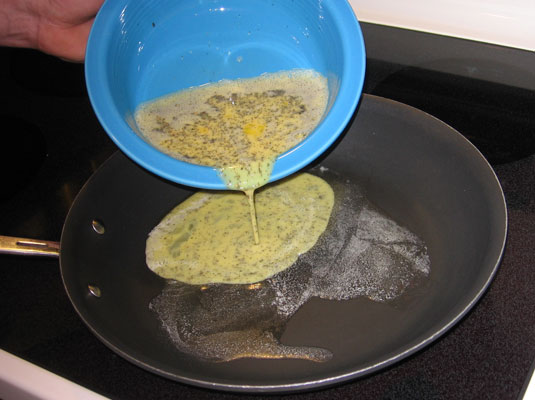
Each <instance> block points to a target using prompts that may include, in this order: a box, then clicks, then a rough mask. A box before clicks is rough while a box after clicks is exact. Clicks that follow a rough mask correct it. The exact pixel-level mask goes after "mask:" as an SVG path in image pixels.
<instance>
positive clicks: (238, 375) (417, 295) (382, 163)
mask: <svg viewBox="0 0 535 400" xmlns="http://www.w3.org/2000/svg"><path fill="white" fill-rule="evenodd" d="M319 163H320V164H321V165H322V166H325V167H328V168H330V169H332V170H336V171H338V172H340V173H343V174H344V175H345V176H347V178H349V179H352V180H355V181H357V182H359V183H360V184H361V186H362V187H364V189H365V191H366V193H367V195H368V197H369V199H370V200H371V201H372V202H373V203H374V204H375V205H376V206H378V207H380V208H381V209H382V210H384V211H385V212H386V213H387V214H388V215H390V216H391V217H392V218H393V219H394V220H395V221H397V222H398V223H400V224H401V225H404V226H406V227H408V228H409V229H411V230H412V231H413V232H415V233H417V234H418V235H419V236H420V237H421V238H423V239H424V241H425V242H426V243H427V246H428V249H429V254H430V257H431V274H430V277H429V279H428V280H427V282H426V284H425V285H423V286H422V287H419V288H418V289H417V290H413V291H412V292H411V293H410V295H407V296H405V297H404V298H403V300H402V301H401V302H397V303H396V305H395V306H393V305H389V304H380V303H375V302H372V301H370V300H367V299H363V298H361V299H354V300H349V301H326V300H320V299H312V300H311V301H309V302H308V303H306V304H305V305H303V306H302V307H301V309H300V310H299V311H298V312H297V313H296V314H295V315H294V316H293V317H292V319H291V320H290V322H289V323H288V325H287V328H286V331H285V333H284V335H283V337H282V341H283V342H284V343H286V344H295V345H314V346H320V347H324V348H328V349H330V350H331V351H332V352H333V353H334V357H333V359H332V360H330V361H327V362H324V363H314V362H310V361H304V360H255V359H242V360H237V361H231V362H227V363H213V362H207V361H201V360H200V359H197V358H195V357H192V356H189V355H186V354H183V353H180V352H179V351H178V350H176V349H175V347H174V346H173V344H172V343H171V342H170V341H169V339H168V338H167V334H166V333H164V332H163V331H162V330H161V328H160V325H159V322H158V320H157V318H156V317H155V315H154V314H153V313H152V312H151V311H150V310H149V307H148V304H149V302H150V301H151V299H153V298H154V297H155V296H157V295H158V294H159V293H160V291H161V290H162V288H163V287H164V285H165V282H164V280H163V279H161V278H159V277H157V276H156V275H155V274H153V273H152V272H151V271H149V269H148V268H147V266H146V265H145V254H144V251H145V240H146V237H147V234H148V232H149V231H150V230H151V229H152V228H153V227H154V226H155V225H156V224H157V223H158V222H159V221H160V220H161V218H163V217H164V216H165V215H166V214H167V213H168V212H169V211H170V210H171V208H173V207H174V206H175V205H176V204H178V203H180V202H181V201H182V200H183V199H185V198H186V197H187V196H189V195H190V194H191V193H192V191H191V190H189V189H188V188H184V187H182V186H179V185H176V184H173V183H170V182H168V181H164V180H162V179H160V178H158V177H156V176H154V175H152V174H151V173H149V172H147V171H146V170H144V169H142V168H141V167H139V166H137V165H136V164H134V163H133V162H132V161H130V160H129V159H128V158H126V157H125V156H124V155H122V154H121V153H117V154H115V155H114V156H113V157H111V158H110V159H109V160H108V161H107V162H106V163H105V164H104V165H103V166H102V167H101V168H100V169H99V170H98V171H97V172H96V173H95V174H94V176H93V177H92V178H91V179H90V180H89V181H88V182H87V184H86V185H85V186H84V188H83V189H82V191H81V192H80V194H79V195H78V197H77V199H76V201H75V203H74V205H73V207H72V209H71V211H70V213H69V215H68V218H67V221H66V223H65V227H64V230H63V234H62V242H61V258H60V264H61V271H62V276H63V280H64V284H65V287H66V290H67V293H68V295H69V297H70V299H71V301H72V303H73V305H74V307H75V309H76V310H77V312H78V313H79V315H80V316H81V318H82V319H83V320H84V322H85V323H86V324H87V325H88V327H89V328H90V329H91V330H92V331H93V333H94V334H95V335H96V336H97V337H99V338H100V340H102V341H103V342H104V343H105V344H106V345H107V346H109V347H110V348H111V349H112V350H114V351H115V352H117V353H118V354H120V355H121V356H123V357H125V358H126V359H128V360H130V361H131V362H133V363H135V364H137V365H139V366H141V367H143V368H145V369H147V370H149V371H152V372H154V373H156V374H160V375H163V376H165V377H168V378H170V379H173V380H177V381H181V382H185V383H190V384H194V385H199V386H203V387H209V388H215V389H221V390H233V391H256V392H290V391H296V390H306V389H310V388H314V387H320V386H328V385H332V384H335V383H338V382H341V381H345V380H349V379H353V378H355V377H359V376H363V375H365V374H368V373H370V372H372V371H375V370H378V369H380V368H384V367H385V366H387V365H390V364H392V363H394V362H396V361H399V360H401V359H403V358H405V357H406V356H407V355H409V354H412V353H413V352H415V351H417V350H418V349H421V348H422V347H424V346H425V345H427V344H429V343H430V342H432V341H433V340H435V339H437V338H438V337H439V336H440V335H441V334H443V333H444V332H446V331H447V330H448V329H449V328H450V327H451V326H453V325H454V324H455V323H456V322H457V321H459V319H460V318H462V317H463V316H464V315H465V314H466V312H467V311H468V310H469V309H470V308H471V307H472V306H473V305H474V304H475V303H476V302H477V300H478V299H479V298H480V296H481V295H482V294H483V292H484V291H485V289H486V288H487V287H488V285H489V284H490V281H491V280H492V278H493V276H494V274H495V272H496V269H497V268H498V265H499V262H500V259H501V255H502V253H503V249H504V244H505V238H506V230H507V214H506V207H505V202H504V197H503V193H502V190H501V187H500V184H499V182H498V180H497V178H496V176H495V174H494V172H493V170H492V169H491V167H490V166H489V164H488V163H487V162H486V160H485V159H484V158H483V156H482V155H481V154H480V153H479V152H478V151H477V150H476V149H475V148H474V147H473V146H472V145H471V144H470V143H469V142H468V141H467V140H466V139H465V138H464V137H463V136H461V135H460V134H459V133H457V132H456V131H455V130H453V129H452V128H451V127H449V126H447V125H446V124H444V123H442V122H441V121H439V120H437V119H436V118H434V117H432V116H430V115H428V114H425V113H423V112H421V111H419V110H416V109H414V108H412V107H409V106H406V105H403V104H400V103H397V102H394V101H390V100H386V99H383V98H380V97H375V96H369V95H364V96H363V97H362V99H361V103H360V107H359V109H358V110H357V113H356V115H355V118H354V120H353V122H352V123H351V125H350V126H349V128H348V129H347V131H346V132H345V135H344V136H343V138H342V139H341V140H340V141H339V142H338V143H337V144H336V145H335V146H334V147H333V149H332V151H331V152H330V154H328V155H327V156H326V157H324V158H323V159H322V160H320V161H319ZM93 220H98V221H100V222H101V223H102V224H103V225H104V227H105V232H104V233H103V234H98V233H96V232H95V230H94V229H93V228H92V221H93ZM88 285H95V286H98V287H99V288H100V290H101V296H100V298H98V297H95V296H93V295H91V294H90V293H89V290H88Z"/></svg>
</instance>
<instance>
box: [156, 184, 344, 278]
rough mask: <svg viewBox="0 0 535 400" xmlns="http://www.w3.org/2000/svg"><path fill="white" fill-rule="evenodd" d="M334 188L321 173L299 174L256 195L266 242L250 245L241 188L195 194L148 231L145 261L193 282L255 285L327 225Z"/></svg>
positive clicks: (168, 275)
mask: <svg viewBox="0 0 535 400" xmlns="http://www.w3.org/2000/svg"><path fill="white" fill-rule="evenodd" d="M333 204H334V193H333V191H332V189H331V187H330V185H329V184H328V183H327V182H325V181H324V180H323V179H321V178H318V177H316V176H313V175H310V174H299V175H296V176H294V177H292V178H288V179H286V180H283V181H281V182H277V183H275V184H271V185H268V186H266V187H265V188H262V189H261V190H260V191H259V192H258V193H257V194H256V207H257V219H258V226H259V230H260V232H261V236H262V240H261V241H260V243H259V244H258V245H254V244H253V239H252V235H251V224H250V221H249V218H248V213H249V205H248V203H247V199H246V197H245V196H243V194H241V193H237V192H198V193H196V194H194V195H192V196H191V197H190V198H188V199H187V200H186V201H184V202H183V203H182V204H180V205H178V206H177V207H176V208H174V209H173V210H172V211H171V212H170V213H169V214H168V215H167V216H166V217H165V218H164V219H163V220H162V221H161V222H160V223H159V224H158V225H157V226H156V227H155V228H154V229H153V230H152V231H151V233H150V234H149V237H148V240H147V247H146V259H147V265H148V266H149V268H150V269H151V270H153V271H154V272H156V273H157V274H158V275H160V276H162V277H164V278H170V279H175V280H178V281H181V282H185V283H189V284H196V285H202V284H208V283H255V282H259V281H262V280H264V279H267V278H269V277H270V276H272V275H274V274H276V273H277V272H280V271H282V270H284V269H286V268H287V267H289V266H290V265H292V264H293V263H294V262H295V261H296V259H297V257H298V256H299V255H300V254H303V253H305V252H306V251H308V250H309V249H310V248H311V247H312V246H313V245H314V244H315V243H316V241H317V240H318V238H319V236H320V235H321V234H322V233H323V231H324V230H325V228H326V227H327V223H328V221H329V217H330V214H331V210H332V207H333Z"/></svg>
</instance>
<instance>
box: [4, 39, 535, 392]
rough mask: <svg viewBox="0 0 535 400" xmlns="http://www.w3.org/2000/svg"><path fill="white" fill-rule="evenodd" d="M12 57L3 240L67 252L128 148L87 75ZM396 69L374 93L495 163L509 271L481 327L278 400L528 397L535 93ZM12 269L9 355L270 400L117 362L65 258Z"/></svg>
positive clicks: (484, 306)
mask: <svg viewBox="0 0 535 400" xmlns="http://www.w3.org/2000/svg"><path fill="white" fill-rule="evenodd" d="M0 54H1V55H2V57H1V60H2V61H1V67H0V68H1V70H2V71H1V72H2V73H1V78H0V79H1V80H2V86H1V87H2V94H1V96H2V109H1V110H0V119H1V121H2V126H3V133H2V139H3V141H2V146H1V148H2V155H3V157H2V176H3V179H2V189H1V197H0V201H1V205H2V212H1V213H0V234H3V235H11V236H20V237H33V238H40V239H49V240H59V239H60V236H61V229H62V224H63V221H64V220H65V217H66V215H67V212H68V210H69V207H70V205H71V204H72V202H73V200H74V198H75V196H76V194H77V192H78V191H79V190H80V188H81V187H82V185H83V184H84V182H85V181H86V180H87V179H88V178H89V177H90V176H91V174H92V173H93V172H94V171H95V170H96V169H97V168H98V166H99V165H100V164H102V163H103V162H104V161H105V160H106V159H107V158H108V157H109V156H110V155H111V154H113V153H114V152H115V151H117V149H116V147H115V145H114V144H113V143H112V142H111V141H110V140H109V139H108V136H107V135H106V134H105V132H104V131H103V129H102V128H101V126H100V125H99V123H98V121H97V119H96V117H95V115H94V113H93V111H92V108H91V106H90V103H89V99H88V97H87V93H86V90H85V86H84V80H83V67H82V66H81V65H76V64H68V63H64V62H62V61H60V60H57V59H55V58H52V57H48V56H44V55H42V54H39V53H36V52H33V51H27V50H12V49H0ZM389 68H390V69H391V66H389V65H387V64H384V63H383V62H374V60H369V62H368V70H367V71H368V72H367V81H366V85H365V91H366V92H369V93H373V94H377V95H381V96H385V97H390V98H393V99H396V100H399V101H402V102H406V103H408V104H411V105H413V106H416V107H418V108H421V109H423V110H425V111H428V112H430V113H431V114H433V115H435V116H437V117H438V118H440V119H443V120H444V121H445V122H447V123H449V124H450V125H452V126H453V127H455V128H457V129H458V130H459V131H461V133H463V134H465V135H466V136H467V137H468V138H469V139H470V140H471V141H472V142H473V143H474V144H476V146H478V147H479V148H480V150H481V151H482V152H483V153H484V154H485V155H486V156H487V157H488V159H489V160H490V161H491V164H492V165H493V168H494V169H495V171H496V173H497V175H498V178H499V180H500V182H501V184H502V186H503V190H504V193H505V197H506V201H507V206H508V215H509V231H508V240H507V246H506V250H505V254H504V256H503V261H502V263H501V267H500V268H499V270H498V273H497V275H496V277H495V279H494V281H493V282H492V284H491V286H490V288H489V290H488V291H487V292H486V294H485V295H484V296H483V298H482V299H481V300H480V301H479V302H478V304H477V305H476V306H475V307H474V308H473V309H472V310H471V311H470V312H469V313H468V315H467V316H466V317H465V318H463V319H462V320H461V322H460V323H458V324H457V325H456V326H455V327H454V328H453V329H451V330H450V331H449V332H448V333H446V334H445V335H444V336H442V337H441V338H440V339H439V340H437V341H435V342H434V343H432V344H431V345H430V346H428V347H426V348H425V349H423V350H422V351H419V352H418V353H416V354H415V355H412V356H410V357H409V358H407V359H405V360H403V361H402V362H399V363H397V364H395V365H393V366H392V367H389V368H386V369H384V370H381V371H380V372H377V373H374V374H373V375H370V376H367V377H364V378H361V379H358V380H355V381H351V382H349V383H345V384H342V385H339V386H336V387H332V388H328V389H322V390H318V391H314V392H309V393H300V394H291V395H287V396H281V395H277V396H270V398H278V397H287V398H295V399H298V398H306V399H346V398H360V399H412V398H425V399H434V398H437V399H438V398H440V399H450V398H451V399H459V398H492V399H516V398H518V396H519V395H520V394H521V392H522V387H523V385H524V383H525V380H526V378H527V375H528V372H529V370H530V366H531V364H532V362H533V360H535V249H534V245H533V243H534V241H535V155H533V153H534V143H535V140H534V132H535V107H534V105H535V94H534V93H533V92H531V91H529V90H524V89H519V88H511V87H507V86H502V85H497V84H491V83H488V82H480V81H473V80H469V79H468V80H467V79H466V78H459V77H455V76H450V75H447V74H443V73H436V72H431V71H426V70H418V69H414V68H406V69H402V70H401V71H400V69H399V68H395V70H396V71H397V72H396V73H393V74H386V75H385V71H388V70H389ZM384 76H387V78H384ZM378 77H381V78H380V80H378V79H379V78H378ZM456 105H457V107H456ZM0 264H1V268H0V299H1V306H0V321H2V322H1V324H0V347H1V348H2V349H4V350H6V351H8V352H11V353H13V354H15V355H17V356H19V357H21V358H23V359H26V360H28V361H31V362H32V363H35V364H37V365H39V366H42V367H44V368H46V369H48V370H50V371H52V372H54V373H56V374H59V375H61V376H63V377H65V378H67V379H70V380H72V381H74V382H76V383H78V384H81V385H83V386H85V387H87V388H89V389H91V390H94V391H95V392H97V393H100V394H102V395H105V396H108V397H111V398H117V399H148V398H160V399H165V398H184V399H211V398H221V399H231V398H249V397H259V396H253V395H238V394H232V393H219V392H212V391H209V390H206V389H200V388H196V387H192V386H187V385H183V384H180V383H176V382H173V381H170V380H168V379H165V378H162V377H160V376H157V375H154V374H152V373H150V372H147V371H145V370H143V369H141V368H139V367H137V366H135V365H133V364H131V363H129V362H128V361H125V360H124V359H123V358H121V357H120V356H118V355H116V354H115V353H114V352H112V351H111V350H109V349H108V348H107V347H106V346H105V345H104V344H102V343H101V342H100V341H99V340H98V339H97V338H96V337H95V336H93V334H92V333H91V332H90V331H89V330H88V329H87V327H86V326H85V325H84V324H83V322H82V321H81V320H80V318H79V317H78V315H77V314H76V312H75V311H74V309H73V307H72V305H71V303H70V301H69V299H68V297H67V295H66V293H65V290H64V288H63V284H62V280H61V275H60V271H59V267H58V260H57V259H47V258H30V257H20V256H10V255H1V256H0Z"/></svg>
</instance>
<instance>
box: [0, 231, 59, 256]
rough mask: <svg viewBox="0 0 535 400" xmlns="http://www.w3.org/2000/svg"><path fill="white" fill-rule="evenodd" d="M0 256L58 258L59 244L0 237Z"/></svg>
mask: <svg viewBox="0 0 535 400" xmlns="http://www.w3.org/2000/svg"><path fill="white" fill-rule="evenodd" d="M0 254H18V255H27V256H48V257H58V256H59V242H51V241H48V240H35V239H26V238H19V237H12V236H1V235H0Z"/></svg>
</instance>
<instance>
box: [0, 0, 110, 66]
mask: <svg viewBox="0 0 535 400" xmlns="http://www.w3.org/2000/svg"><path fill="white" fill-rule="evenodd" d="M103 1H104V0H0V45H3V46H13V47H28V48H33V49H37V50H40V51H43V52H45V53H48V54H52V55H55V56H57V57H60V58H63V59H66V60H69V61H75V62H82V61H83V60H84V58H85V47H86V43H87V38H88V36H89V31H90V29H91V26H92V24H93V20H94V18H95V15H96V13H97V12H98V10H99V8H100V6H101V5H102V3H103Z"/></svg>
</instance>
